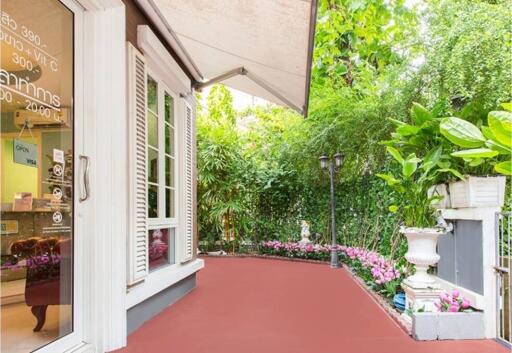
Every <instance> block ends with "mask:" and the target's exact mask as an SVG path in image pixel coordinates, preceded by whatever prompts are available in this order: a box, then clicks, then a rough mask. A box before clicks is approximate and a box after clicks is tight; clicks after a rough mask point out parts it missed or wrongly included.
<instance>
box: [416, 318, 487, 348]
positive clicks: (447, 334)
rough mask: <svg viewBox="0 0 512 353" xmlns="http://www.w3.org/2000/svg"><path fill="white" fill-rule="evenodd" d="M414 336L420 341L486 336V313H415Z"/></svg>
mask: <svg viewBox="0 0 512 353" xmlns="http://www.w3.org/2000/svg"><path fill="white" fill-rule="evenodd" d="M412 336H413V337H414V338H415V339H417V340H420V341H431V340H464V339H483V338H485V329H484V315H483V313H482V312H477V311H475V312H469V313H464V312H462V313H447V312H435V313H434V312H432V313H427V312H425V313H414V314H413V315H412Z"/></svg>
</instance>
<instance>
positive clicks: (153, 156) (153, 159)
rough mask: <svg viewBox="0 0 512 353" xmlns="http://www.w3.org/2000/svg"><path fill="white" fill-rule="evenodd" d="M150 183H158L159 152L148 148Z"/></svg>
mask: <svg viewBox="0 0 512 353" xmlns="http://www.w3.org/2000/svg"><path fill="white" fill-rule="evenodd" d="M148 181H149V182H151V183H158V152H157V151H155V150H154V149H153V148H151V147H148Z"/></svg>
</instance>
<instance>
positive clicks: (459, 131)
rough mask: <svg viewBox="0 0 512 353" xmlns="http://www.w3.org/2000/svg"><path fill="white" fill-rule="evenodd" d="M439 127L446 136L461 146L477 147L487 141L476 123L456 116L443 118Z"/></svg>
mask: <svg viewBox="0 0 512 353" xmlns="http://www.w3.org/2000/svg"><path fill="white" fill-rule="evenodd" d="M439 129H440V131H441V134H443V136H444V137H446V138H447V139H448V140H449V141H450V142H452V143H454V144H456V145H457V146H460V147H466V148H475V147H480V146H482V145H483V144H484V142H485V137H484V135H483V134H482V133H481V132H480V130H479V129H478V128H477V127H476V126H475V125H473V124H471V123H470V122H469V121H466V120H462V119H459V118H456V117H449V118H445V119H443V120H442V121H441V124H440V125H439Z"/></svg>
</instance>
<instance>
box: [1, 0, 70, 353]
mask: <svg viewBox="0 0 512 353" xmlns="http://www.w3.org/2000/svg"><path fill="white" fill-rule="evenodd" d="M1 11H2V22H1V33H2V38H4V39H5V38H7V37H9V38H11V40H2V41H1V44H0V74H1V75H0V119H1V120H0V161H2V162H1V171H0V179H1V180H0V184H1V185H2V188H1V196H0V199H1V200H0V201H1V203H0V218H1V227H0V241H1V252H0V253H1V258H0V280H1V282H0V285H1V288H0V289H1V290H0V297H1V298H0V299H1V306H0V310H1V311H0V316H1V325H0V327H1V339H0V351H2V352H30V351H33V350H36V349H38V348H39V347H41V346H43V345H46V344H48V343H49V342H52V341H54V340H56V339H58V338H60V337H63V336H65V335H67V334H69V333H71V332H72V331H73V306H72V303H73V300H72V296H73V276H72V274H73V168H74V163H73V162H74V151H73V113H74V111H73V103H72V102H73V26H74V25H73V13H72V12H71V11H70V10H69V9H67V8H66V7H65V6H63V5H62V4H61V3H60V1H58V0H38V1H33V0H1ZM5 19H9V21H7V22H6V21H4V20H5ZM14 39H16V40H14ZM13 43H16V44H13ZM43 57H44V60H43V59H42V58H43ZM38 59H39V60H38Z"/></svg>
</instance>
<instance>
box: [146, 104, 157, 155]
mask: <svg viewBox="0 0 512 353" xmlns="http://www.w3.org/2000/svg"><path fill="white" fill-rule="evenodd" d="M147 129H148V144H149V145H150V146H153V147H155V148H158V117H157V116H156V115H155V114H154V113H152V112H151V111H148V127H147Z"/></svg>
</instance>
